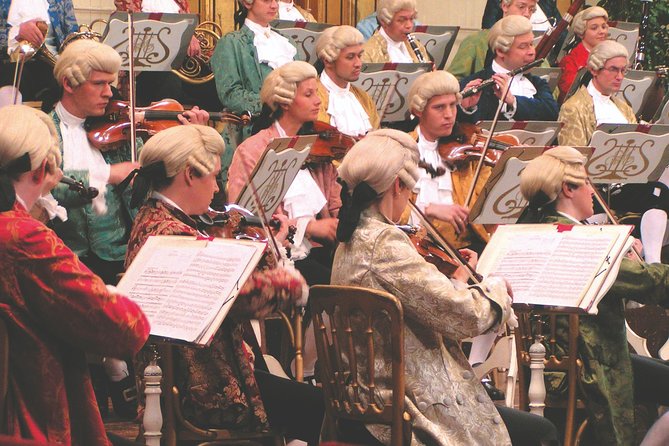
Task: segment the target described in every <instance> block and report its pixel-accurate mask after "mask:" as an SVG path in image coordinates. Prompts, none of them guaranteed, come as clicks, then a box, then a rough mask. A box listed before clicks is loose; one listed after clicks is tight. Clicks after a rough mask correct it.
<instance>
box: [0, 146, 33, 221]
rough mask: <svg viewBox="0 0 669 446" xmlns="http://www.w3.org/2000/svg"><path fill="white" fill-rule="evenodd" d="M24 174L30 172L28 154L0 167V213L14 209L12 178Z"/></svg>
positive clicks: (14, 198)
mask: <svg viewBox="0 0 669 446" xmlns="http://www.w3.org/2000/svg"><path fill="white" fill-rule="evenodd" d="M25 172H30V154H29V153H28V152H26V153H24V154H23V155H21V156H20V157H18V158H16V159H13V160H12V161H10V162H9V163H7V165H6V166H4V167H0V212H5V211H8V210H10V209H12V208H13V207H14V203H15V202H16V192H15V191H14V183H13V182H12V180H13V176H14V175H16V174H20V173H25Z"/></svg>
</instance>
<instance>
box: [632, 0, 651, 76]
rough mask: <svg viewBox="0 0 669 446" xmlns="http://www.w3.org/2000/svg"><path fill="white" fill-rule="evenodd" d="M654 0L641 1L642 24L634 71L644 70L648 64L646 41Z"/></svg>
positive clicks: (640, 24) (637, 42) (640, 25)
mask: <svg viewBox="0 0 669 446" xmlns="http://www.w3.org/2000/svg"><path fill="white" fill-rule="evenodd" d="M652 2H653V0H641V8H642V10H641V22H640V23H639V37H638V39H637V41H636V51H635V53H634V69H635V70H643V69H644V65H645V64H646V39H647V36H648V27H649V25H650V4H651V3H652Z"/></svg>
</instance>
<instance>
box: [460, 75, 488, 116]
mask: <svg viewBox="0 0 669 446" xmlns="http://www.w3.org/2000/svg"><path fill="white" fill-rule="evenodd" d="M482 83H483V81H482V80H481V79H473V80H471V81H469V82H468V83H467V85H465V90H468V89H470V88H474V87H478V86H479V85H481V84H482ZM481 92H482V90H479V92H478V93H476V94H474V95H471V96H469V97H468V98H464V99H463V100H462V103H460V107H462V108H464V109H466V110H469V109H472V108H474V107H475V106H476V104H478V103H479V99H481Z"/></svg>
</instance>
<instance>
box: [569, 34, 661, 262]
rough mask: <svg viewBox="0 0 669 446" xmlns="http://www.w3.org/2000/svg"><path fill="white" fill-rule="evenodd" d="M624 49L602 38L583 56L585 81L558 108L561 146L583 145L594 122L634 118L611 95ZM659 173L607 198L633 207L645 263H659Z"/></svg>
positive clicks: (627, 208)
mask: <svg viewBox="0 0 669 446" xmlns="http://www.w3.org/2000/svg"><path fill="white" fill-rule="evenodd" d="M628 60H629V58H628V53H627V50H626V49H625V47H624V46H623V45H621V44H620V43H618V42H615V41H612V40H606V41H604V42H602V43H600V44H599V45H597V46H596V47H595V48H594V49H593V50H592V52H591V53H590V56H589V57H588V70H589V72H590V75H591V80H589V81H588V80H587V78H586V79H584V81H585V82H587V85H582V86H581V87H580V88H579V89H578V91H577V92H576V93H574V95H573V96H572V97H570V98H569V99H568V100H567V101H565V103H564V104H562V108H561V109H560V118H559V119H560V121H561V122H563V123H564V127H563V128H562V130H560V133H559V134H558V141H559V142H560V144H563V145H572V146H587V145H588V144H589V143H590V138H591V137H592V134H593V132H594V131H595V128H596V127H597V125H599V124H603V123H607V124H634V123H636V122H637V121H636V117H635V116H634V112H633V111H632V107H630V106H629V105H628V104H627V103H626V102H625V101H624V100H623V99H622V98H619V97H616V96H614V94H615V93H617V92H618V90H620V86H621V84H622V81H623V79H624V77H625V73H626V72H627V70H628V68H627V64H628ZM666 176H667V174H666V173H665V174H663V175H662V177H661V178H660V180H659V181H655V182H651V183H646V184H626V185H625V186H624V187H623V188H622V189H621V190H619V193H618V194H615V195H613V197H612V207H613V208H614V209H616V210H619V211H622V212H637V213H639V214H643V216H642V218H641V225H640V232H641V241H642V242H643V245H644V258H645V259H646V262H648V263H653V262H660V261H661V251H662V244H663V241H664V234H665V231H666V228H667V212H668V211H669V188H667V184H668V183H669V179H668V178H666Z"/></svg>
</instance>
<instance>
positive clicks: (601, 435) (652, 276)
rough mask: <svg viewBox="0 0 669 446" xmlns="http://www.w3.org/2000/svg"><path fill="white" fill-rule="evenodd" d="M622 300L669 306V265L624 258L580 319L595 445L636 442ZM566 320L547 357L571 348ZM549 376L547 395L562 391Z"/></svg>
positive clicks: (555, 218) (554, 218)
mask: <svg viewBox="0 0 669 446" xmlns="http://www.w3.org/2000/svg"><path fill="white" fill-rule="evenodd" d="M524 223H566V224H573V221H571V220H569V219H567V218H565V217H563V216H562V215H560V214H558V213H557V212H555V211H553V212H548V213H547V215H545V216H544V217H543V219H542V220H541V221H525V222H524ZM624 299H633V300H635V301H637V302H641V303H654V304H660V305H663V306H667V304H669V266H668V265H664V264H661V263H652V264H648V263H642V262H638V261H632V260H629V259H623V261H622V264H621V266H620V271H619V272H618V277H617V278H616V281H615V282H614V283H613V286H612V287H611V289H610V290H609V292H608V293H607V294H606V295H605V296H604V298H603V299H602V300H601V301H600V303H599V305H598V309H599V313H598V314H597V315H589V316H580V336H579V338H578V349H579V356H580V358H581V360H582V361H583V369H582V373H581V377H580V378H581V385H582V388H583V391H584V392H585V396H586V407H587V410H588V415H589V419H590V421H589V423H591V424H590V426H591V427H592V428H593V433H594V435H595V438H596V441H597V444H601V445H619V446H628V445H632V444H634V385H633V377H632V362H631V357H630V353H629V348H628V346H627V332H626V329H625V311H624V310H625V308H624ZM568 332H569V327H568V322H567V318H566V317H562V318H558V320H557V337H558V345H557V346H555V348H554V349H553V350H551V348H552V347H549V346H547V347H549V349H547V355H550V354H555V355H556V356H558V357H560V356H561V355H562V354H563V353H564V352H565V350H566V348H567V342H568V341H567V340H568V336H567V335H568ZM556 375H557V374H550V375H549V374H547V384H548V391H549V392H551V391H553V392H560V391H563V390H565V389H564V388H562V387H563V386H565V385H566V380H564V381H563V379H562V378H563V376H556Z"/></svg>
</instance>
